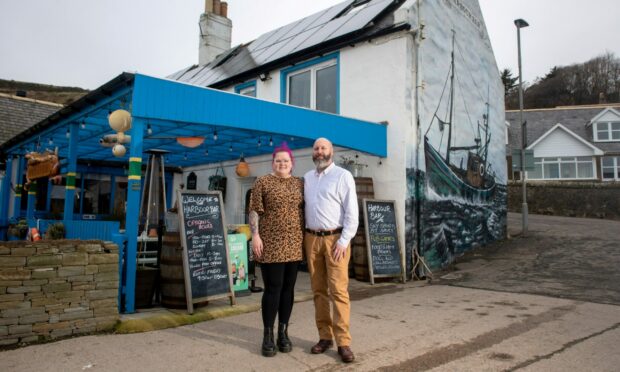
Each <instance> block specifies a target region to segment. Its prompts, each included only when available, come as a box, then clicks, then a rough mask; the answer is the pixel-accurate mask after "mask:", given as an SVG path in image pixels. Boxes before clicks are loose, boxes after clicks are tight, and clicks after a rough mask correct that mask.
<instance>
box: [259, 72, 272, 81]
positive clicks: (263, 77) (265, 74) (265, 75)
mask: <svg viewBox="0 0 620 372" xmlns="http://www.w3.org/2000/svg"><path fill="white" fill-rule="evenodd" d="M258 78H259V79H260V81H267V80H271V76H269V72H261V73H260V74H259V75H258Z"/></svg>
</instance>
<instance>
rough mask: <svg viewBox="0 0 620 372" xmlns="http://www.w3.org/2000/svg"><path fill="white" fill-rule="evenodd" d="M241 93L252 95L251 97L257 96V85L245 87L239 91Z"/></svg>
mask: <svg viewBox="0 0 620 372" xmlns="http://www.w3.org/2000/svg"><path fill="white" fill-rule="evenodd" d="M239 94H241V95H243V96H250V97H256V87H255V86H250V87H247V88H243V89H241V90H240V91H239Z"/></svg>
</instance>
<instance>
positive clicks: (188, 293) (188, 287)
mask: <svg viewBox="0 0 620 372" xmlns="http://www.w3.org/2000/svg"><path fill="white" fill-rule="evenodd" d="M184 195H217V196H218V200H219V205H220V212H221V213H220V216H221V219H222V221H221V224H222V225H221V226H222V229H223V232H222V234H223V238H224V245H225V248H226V254H225V255H224V259H225V260H226V268H227V270H228V282H229V283H228V292H224V293H219V294H215V295H211V296H204V297H199V298H193V297H192V281H191V279H190V272H189V257H188V253H187V252H188V248H187V239H186V234H185V214H184V213H183V212H184V211H183V196H184ZM222 197H223V196H222V192H221V191H193V190H178V191H177V200H178V201H179V203H178V208H179V213H178V214H179V231H180V240H181V246H182V247H183V274H184V275H183V276H184V278H185V299H186V301H187V312H188V313H190V314H193V313H194V303H196V302H204V301H209V300H215V299H219V298H225V297H229V298H230V305H231V306H233V305H235V291H234V290H233V283H232V272H231V268H230V262H229V255H230V249H229V248H228V234H227V231H226V226H227V225H226V223H225V221H226V217H225V214H224V204H223V201H222Z"/></svg>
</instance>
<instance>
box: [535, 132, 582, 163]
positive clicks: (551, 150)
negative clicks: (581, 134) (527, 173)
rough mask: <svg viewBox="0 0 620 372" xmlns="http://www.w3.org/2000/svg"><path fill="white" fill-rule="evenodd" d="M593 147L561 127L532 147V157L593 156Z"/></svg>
mask: <svg viewBox="0 0 620 372" xmlns="http://www.w3.org/2000/svg"><path fill="white" fill-rule="evenodd" d="M593 155H594V149H592V148H591V147H589V146H587V145H586V144H584V143H583V142H581V141H579V140H578V139H576V138H575V137H574V136H572V135H570V134H569V133H567V132H566V131H565V130H563V129H561V128H559V127H558V128H556V129H555V130H554V131H553V132H551V133H549V135H548V136H547V137H545V138H544V139H543V140H542V141H540V142H539V143H537V144H536V147H534V157H536V158H544V157H557V156H567V157H574V156H593Z"/></svg>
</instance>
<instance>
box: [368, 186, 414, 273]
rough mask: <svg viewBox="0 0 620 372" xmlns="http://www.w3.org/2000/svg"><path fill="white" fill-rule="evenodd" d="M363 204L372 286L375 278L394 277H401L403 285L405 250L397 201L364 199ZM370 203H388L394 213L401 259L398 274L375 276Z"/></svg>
mask: <svg viewBox="0 0 620 372" xmlns="http://www.w3.org/2000/svg"><path fill="white" fill-rule="evenodd" d="M362 202H363V212H364V233H365V235H366V254H367V255H368V273H369V276H370V284H372V285H374V284H375V278H393V277H401V280H402V282H403V283H405V281H406V278H405V272H406V271H405V257H404V253H405V252H404V250H403V247H402V244H401V241H400V232H399V229H398V221H397V220H396V201H395V200H383V199H368V198H364V199H362ZM368 202H371V203H372V202H377V203H388V204H390V205H391V206H392V210H393V211H394V223H395V228H396V231H395V233H396V245H397V247H398V253H399V254H398V257H399V258H400V265H399V267H400V271H399V272H398V273H390V274H375V273H374V270H373V268H372V242H371V240H370V230H369V227H370V226H369V224H368Z"/></svg>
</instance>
